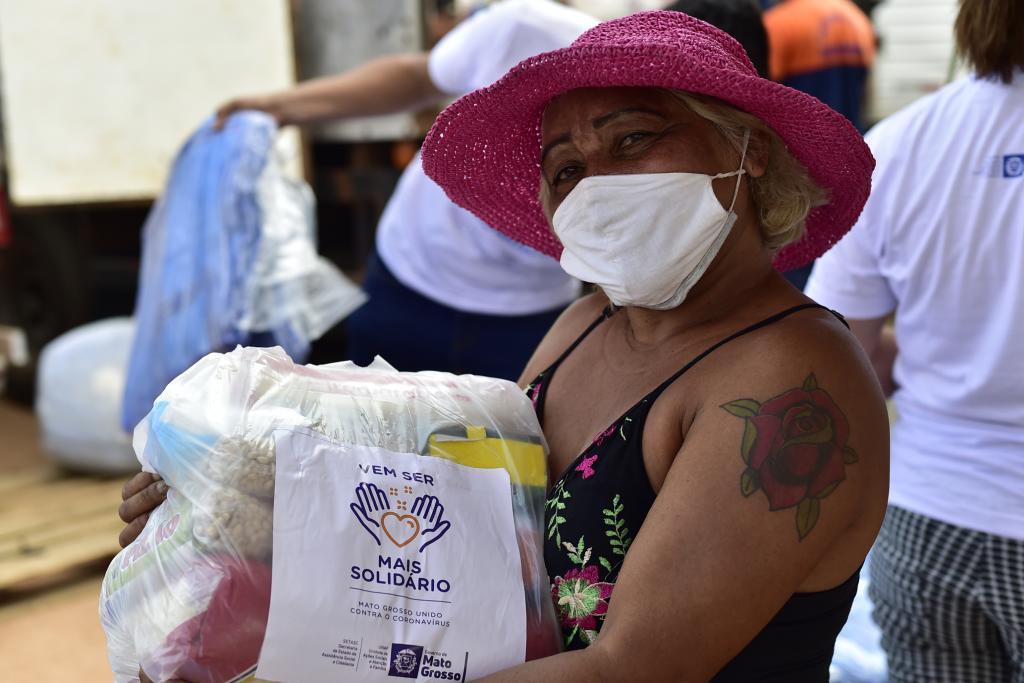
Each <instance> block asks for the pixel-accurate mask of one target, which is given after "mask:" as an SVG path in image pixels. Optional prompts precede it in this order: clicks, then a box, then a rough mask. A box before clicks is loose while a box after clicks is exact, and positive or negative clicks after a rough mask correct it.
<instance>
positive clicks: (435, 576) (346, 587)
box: [100, 348, 559, 683]
mask: <svg viewBox="0 0 1024 683" xmlns="http://www.w3.org/2000/svg"><path fill="white" fill-rule="evenodd" d="M134 445H135V450H136V453H137V454H138V456H139V459H140V460H141V462H142V464H143V467H144V468H145V469H146V470H148V471H153V472H157V473H159V474H160V475H162V476H163V477H164V479H165V480H166V481H167V482H168V483H169V485H170V486H171V491H170V492H169V495H168V498H167V501H166V502H165V503H163V504H162V505H161V506H160V507H159V508H157V509H156V510H154V511H153V513H152V514H151V516H150V518H149V520H148V522H147V524H146V527H145V530H144V531H143V533H142V534H141V535H140V536H139V538H138V539H136V541H135V542H134V543H132V544H131V545H129V546H128V547H127V548H125V549H124V550H123V551H122V552H121V553H120V554H119V555H118V556H117V557H116V558H114V560H113V562H112V563H111V565H110V568H109V569H108V570H107V574H106V577H105V579H104V583H103V588H102V593H101V599H100V616H101V620H102V623H103V628H104V630H105V631H106V635H107V642H108V654H109V657H110V662H111V665H112V667H113V670H114V672H115V675H116V680H117V681H118V682H121V681H136V680H138V672H139V669H140V667H141V668H142V669H143V670H144V671H145V672H146V674H147V675H148V676H150V677H151V678H153V679H154V680H156V681H163V680H165V679H168V678H175V677H180V678H184V679H186V680H189V681H194V682H195V683H207V682H209V683H224V682H225V681H235V680H239V681H240V680H249V679H248V678H247V677H248V676H255V678H256V680H269V681H285V680H288V681H303V682H304V683H315V682H316V681H328V680H330V681H336V680H346V681H377V680H380V681H385V680H391V678H389V676H390V677H394V676H399V677H405V678H420V679H431V678H443V679H446V680H466V678H467V677H469V678H477V677H480V676H483V675H486V674H487V673H490V672H493V671H496V670H499V669H502V668H505V667H508V666H512V665H514V664H516V663H519V662H522V661H524V660H525V659H534V658H537V657H541V656H545V655H548V654H553V653H554V652H557V651H558V648H559V638H558V627H557V622H556V619H555V613H554V608H553V605H552V604H551V598H550V591H549V586H548V579H547V574H546V571H545V569H544V566H543V560H542V550H541V538H542V530H543V505H544V503H543V501H544V495H545V488H546V477H547V470H546V457H545V455H546V454H545V447H544V442H543V437H542V435H541V431H540V426H539V424H538V423H537V420H536V417H535V415H534V412H533V409H532V407H531V405H530V402H529V400H528V399H527V398H526V396H525V395H524V394H523V393H522V391H521V390H519V389H518V387H516V386H515V385H514V384H512V383H510V382H506V381H503V380H496V379H488V378H483V377H474V376H454V375H449V374H443V373H434V372H422V373H399V372H397V371H395V370H394V369H392V368H391V367H390V366H387V364H386V363H383V362H382V361H380V360H378V361H377V362H376V363H374V364H373V365H372V366H370V367H368V368H360V367H357V366H355V365H352V364H350V363H340V364H335V365H327V366H319V367H317V366H299V365H296V364H294V363H293V362H292V361H291V360H290V359H289V358H288V356H287V355H286V354H285V353H284V352H283V351H282V350H281V349H279V348H273V349H255V348H246V349H242V348H239V349H236V350H235V351H233V352H231V353H228V354H210V355H208V356H206V357H205V358H203V359H202V360H200V361H199V362H198V363H196V364H195V365H194V366H193V367H192V368H190V369H189V370H188V371H186V372H185V373H184V374H182V375H181V376H179V377H178V378H177V379H175V380H174V381H172V382H171V383H170V384H169V385H168V387H167V388H166V390H165V391H164V392H163V393H162V394H161V395H160V397H159V398H158V399H157V401H156V403H155V404H154V406H153V410H152V411H151V412H150V414H149V415H148V416H147V417H146V419H144V420H143V421H142V422H141V423H140V425H139V427H138V428H137V429H136V432H135V441H134ZM423 456H432V457H423ZM272 549H273V552H272ZM271 587H273V591H271ZM268 620H269V623H268ZM257 662H259V668H258V670H257V669H256V665H257Z"/></svg>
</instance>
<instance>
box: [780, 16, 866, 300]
mask: <svg viewBox="0 0 1024 683" xmlns="http://www.w3.org/2000/svg"><path fill="white" fill-rule="evenodd" d="M764 26H765V29H766V30H767V31H768V47H769V52H768V62H769V70H770V73H771V78H772V80H774V81H778V82H780V83H782V84H783V85H788V86H789V87H791V88H795V89H797V90H801V91H803V92H805V93H807V94H809V95H813V96H815V97H817V98H818V99H819V100H821V101H822V102H824V103H825V104H827V105H828V106H830V107H832V108H833V109H835V110H836V111H838V112H839V113H840V114H842V115H843V116H845V117H846V118H848V119H849V120H850V122H851V123H853V125H855V126H857V128H858V129H859V130H861V131H863V130H864V125H863V122H862V119H861V109H862V106H863V103H864V86H865V83H866V81H867V75H868V70H869V69H870V68H871V65H872V63H873V62H874V59H875V34H874V31H873V30H872V28H871V20H870V19H868V17H867V16H866V15H865V14H864V13H863V12H862V11H861V10H860V9H859V8H858V7H857V6H856V5H855V4H853V2H851V1H850V0H782V2H779V3H778V4H776V5H775V6H773V7H771V8H769V9H768V10H766V11H765V13H764ZM811 266H812V264H808V265H806V266H804V267H803V268H797V269H794V270H791V271H789V272H788V273H786V279H787V280H789V281H790V282H791V283H792V284H793V285H795V286H796V287H799V288H800V289H803V287H804V285H805V284H806V283H807V278H808V276H809V275H810V274H811Z"/></svg>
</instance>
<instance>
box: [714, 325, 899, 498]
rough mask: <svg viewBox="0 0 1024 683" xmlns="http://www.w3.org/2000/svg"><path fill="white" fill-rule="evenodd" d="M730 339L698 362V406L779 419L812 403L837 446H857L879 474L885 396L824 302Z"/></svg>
mask: <svg viewBox="0 0 1024 683" xmlns="http://www.w3.org/2000/svg"><path fill="white" fill-rule="evenodd" d="M730 346H731V347H732V348H731V349H729V350H728V351H727V353H724V354H722V355H721V356H720V358H719V359H718V362H716V363H714V364H713V365H709V367H707V368H705V373H706V378H707V381H705V382H704V383H703V386H704V387H705V389H704V390H703V392H702V393H703V396H702V401H701V402H702V403H703V404H704V405H705V407H711V408H714V409H715V412H716V413H723V419H726V418H725V416H724V413H731V414H732V415H734V416H737V415H738V416H745V417H749V418H752V419H755V421H757V420H761V419H762V418H763V419H764V420H765V421H766V422H767V421H770V420H768V417H773V418H778V420H779V421H780V424H786V425H788V424H789V421H791V420H794V419H797V418H798V417H799V416H800V415H801V414H802V412H801V411H806V410H811V408H813V409H814V410H819V409H820V410H821V411H824V412H825V413H827V415H828V417H829V424H830V425H831V427H830V428H831V429H834V430H835V435H836V436H837V437H839V436H841V437H842V439H843V440H844V443H843V444H842V445H843V447H847V446H849V447H850V448H851V449H854V450H856V451H858V452H863V453H864V454H865V456H866V457H865V461H866V462H865V463H864V464H865V466H866V468H868V469H871V470H873V471H874V472H877V473H878V474H879V475H885V476H886V477H887V473H888V457H887V456H888V438H889V430H888V414H887V412H886V407H885V398H884V396H883V394H882V391H881V388H880V387H879V385H878V380H877V379H876V377H875V373H874V370H873V368H872V366H871V362H870V361H869V359H868V358H867V356H866V355H865V353H864V352H863V350H862V349H861V347H860V344H859V343H858V342H857V339H856V338H855V337H854V336H853V333H851V332H850V331H849V329H848V328H847V327H846V326H845V324H844V323H843V322H842V321H841V319H839V318H838V317H837V316H836V315H834V314H832V313H831V312H829V311H828V310H826V309H816V310H815V309H810V310H805V311H801V312H799V313H796V314H793V315H789V316H787V317H786V318H784V319H782V320H779V321H777V322H775V323H774V324H772V325H769V326H766V327H764V328H763V329H760V330H758V332H757V333H756V334H749V335H745V336H744V337H741V338H740V339H738V340H736V343H735V344H732V345H730ZM808 406H810V408H809V407H808ZM718 408H722V409H723V410H717V409H718ZM812 412H813V411H812ZM747 413H749V415H748V414H747ZM765 416H768V417H765ZM847 438H849V440H850V442H849V444H848V443H846V442H845V439H847ZM871 478H872V479H873V478H874V477H871Z"/></svg>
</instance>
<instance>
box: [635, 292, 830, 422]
mask: <svg viewBox="0 0 1024 683" xmlns="http://www.w3.org/2000/svg"><path fill="white" fill-rule="evenodd" d="M812 308H819V309H821V310H824V311H828V312H829V313H831V314H832V315H834V316H836V317H837V318H838V319H839V320H840V322H842V323H843V324H844V325H846V326H847V327H849V325H848V324H847V322H846V320H844V319H843V317H842V316H841V315H839V314H838V313H836V312H835V311H833V310H831V309H829V308H826V307H825V306H822V305H821V304H818V303H809V304H799V305H797V306H791V307H790V308H787V309H785V310H783V311H779V312H778V313H775V314H774V315H770V316H768V317H767V318H765V319H764V320H759V321H757V322H756V323H753V324H752V325H748V326H747V327H744V328H743V329H742V330H739V331H738V332H733V333H732V334H730V335H729V336H728V337H726V338H725V339H722V340H720V341H718V342H716V343H715V344H712V345H711V346H709V347H708V348H706V349H704V351H702V352H701V353H700V354H698V355H697V356H696V357H694V358H693V360H691V361H690V362H689V363H687V364H686V365H684V366H683V367H682V368H681V369H680V370H679V371H677V372H676V373H674V374H673V375H672V376H671V377H669V378H668V379H667V380H665V381H664V382H662V383H661V384H660V385H659V386H658V387H657V388H656V389H655V390H654V391H652V392H651V393H650V394H648V395H647V398H648V399H649V402H648V405H650V404H651V403H653V402H654V399H656V398H657V397H658V396H660V395H661V394H662V392H664V391H665V390H666V389H668V388H669V386H671V385H672V383H673V382H675V381H676V380H677V379H679V378H680V377H682V376H683V375H685V374H686V373H687V372H688V371H689V370H690V368H692V367H693V366H695V365H696V364H697V363H699V362H701V361H702V360H704V359H705V358H707V357H708V356H710V355H711V354H712V353H714V352H715V351H717V350H718V349H720V348H722V347H723V346H725V345H726V344H728V343H729V342H731V341H735V340H736V339H739V338H740V337H743V336H746V335H748V334H750V333H751V332H756V331H757V330H760V329H761V328H764V327H768V326H769V325H773V324H775V323H777V322H779V321H780V320H782V319H784V318H788V317H789V316H791V315H793V314H794V313H799V312H800V311H806V310H809V309H812Z"/></svg>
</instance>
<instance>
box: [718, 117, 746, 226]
mask: <svg viewBox="0 0 1024 683" xmlns="http://www.w3.org/2000/svg"><path fill="white" fill-rule="evenodd" d="M749 143H750V129H749V128H747V129H746V130H745V131H743V152H742V154H740V167H739V168H738V169H736V170H735V171H733V172H732V173H723V174H721V175H719V176H716V177H717V178H728V177H729V176H731V175H735V176H736V187H735V188H733V191H732V202H731V203H730V204H729V213H732V210H733V209H734V208H735V207H736V198H737V197H738V196H739V194H740V178H742V177H743V174H745V173H746V172H747V169H745V168H743V162H745V161H746V160H747V145H748V144H749Z"/></svg>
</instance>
